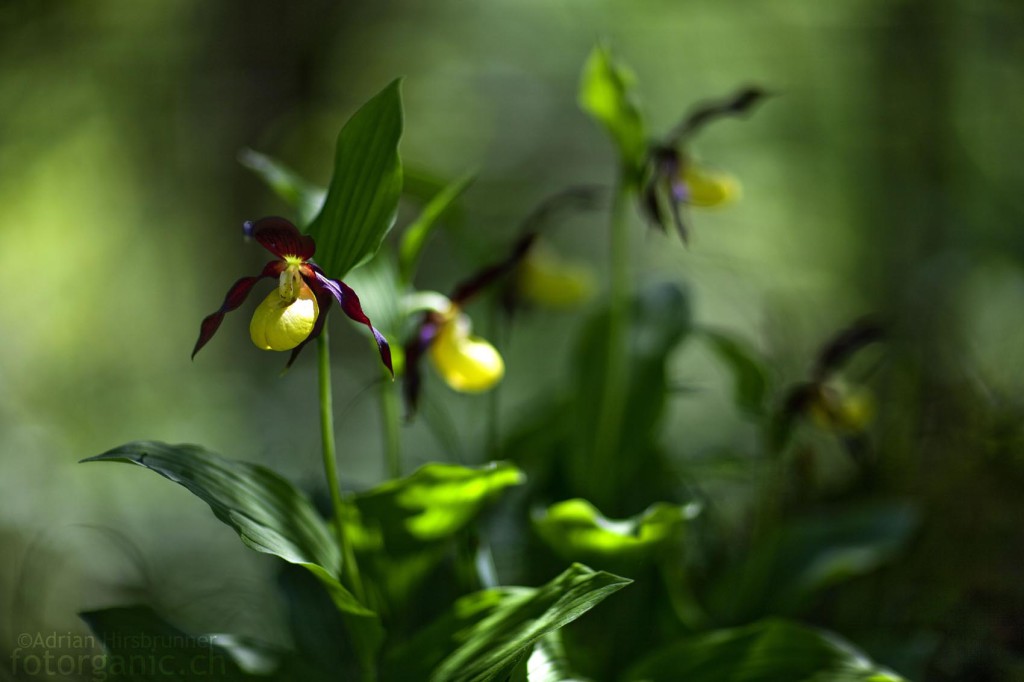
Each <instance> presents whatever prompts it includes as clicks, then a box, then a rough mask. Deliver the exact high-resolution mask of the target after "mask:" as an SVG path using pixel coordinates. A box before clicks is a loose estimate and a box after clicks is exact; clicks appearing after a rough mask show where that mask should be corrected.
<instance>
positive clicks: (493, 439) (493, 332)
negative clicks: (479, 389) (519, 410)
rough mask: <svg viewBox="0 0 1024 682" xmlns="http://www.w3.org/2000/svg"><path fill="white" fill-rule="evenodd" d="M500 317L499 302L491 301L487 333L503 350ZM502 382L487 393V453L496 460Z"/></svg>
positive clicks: (489, 457)
mask: <svg viewBox="0 0 1024 682" xmlns="http://www.w3.org/2000/svg"><path fill="white" fill-rule="evenodd" d="M500 317H501V313H500V311H499V310H498V304H497V303H496V302H494V301H492V302H491V306H490V309H489V312H488V316H487V334H488V338H490V339H491V340H492V341H493V343H494V345H495V348H498V349H499V352H500V351H501V341H502V340H501V339H500V338H499V336H500V332H501V329H500V326H501V325H500V324H499V322H500ZM500 391H501V384H500V383H499V384H498V385H497V386H495V387H494V388H492V389H491V392H490V393H488V394H487V455H488V459H491V460H495V459H497V458H498V448H499V438H500V434H499V431H498V413H499V409H500V405H499V404H498V396H499V395H500Z"/></svg>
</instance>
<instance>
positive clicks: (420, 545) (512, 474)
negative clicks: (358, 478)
mask: <svg viewBox="0 0 1024 682" xmlns="http://www.w3.org/2000/svg"><path fill="white" fill-rule="evenodd" d="M524 480H525V479H524V477H523V474H522V472H520V471H519V470H518V469H517V468H515V467H514V466H512V465H510V464H506V463H492V464H488V465H485V466H482V467H464V466H458V465H454V464H427V465H425V466H423V467H421V468H420V469H418V470H416V471H415V472H413V473H412V474H410V475H409V476H406V477H404V478H400V479H395V480H391V481H387V482H385V483H383V484H382V485H380V486H378V487H376V488H373V489H371V490H368V491H366V492H362V493H359V494H357V495H355V496H354V497H353V512H354V513H353V517H352V519H351V521H350V523H349V524H348V530H349V537H350V538H351V539H352V542H353V545H354V547H355V549H356V552H357V553H358V560H359V566H360V569H361V571H362V572H363V574H364V576H366V577H367V580H366V581H365V582H366V583H367V589H368V590H371V591H372V592H373V594H374V600H373V603H374V604H375V605H376V606H378V607H379V608H380V610H381V612H382V614H383V615H384V616H385V618H386V619H387V623H388V626H389V630H390V629H391V628H398V629H401V628H403V627H408V626H411V625H414V623H410V620H416V619H419V618H422V617H423V615H424V614H427V615H428V616H429V618H430V619H432V618H433V617H435V616H436V615H437V613H439V612H440V611H441V610H443V609H444V608H445V606H446V605H447V603H450V601H451V600H453V599H455V598H457V597H459V596H461V595H464V594H466V593H467V592H469V591H471V590H476V589H479V587H480V584H479V581H478V580H477V579H475V578H471V576H469V575H463V574H460V570H468V571H469V572H470V573H471V574H472V575H475V569H474V567H473V565H472V562H469V565H468V568H467V567H465V566H463V565H462V564H464V563H465V557H461V556H459V555H458V550H457V546H458V545H460V543H466V542H467V541H468V538H469V537H470V536H472V534H473V533H474V532H475V522H476V520H477V518H478V517H479V516H480V514H481V513H482V512H483V511H484V510H485V509H486V508H487V507H488V506H489V505H490V504H492V503H493V502H494V501H496V500H497V498H498V497H499V496H500V494H501V493H502V491H504V490H506V489H507V488H509V487H511V486H516V485H520V484H521V483H523V481H524ZM446 558H447V559H449V561H447V562H446V561H445V559H446ZM443 599H446V600H447V601H442V600H443Z"/></svg>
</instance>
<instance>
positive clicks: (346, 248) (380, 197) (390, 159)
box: [309, 80, 402, 279]
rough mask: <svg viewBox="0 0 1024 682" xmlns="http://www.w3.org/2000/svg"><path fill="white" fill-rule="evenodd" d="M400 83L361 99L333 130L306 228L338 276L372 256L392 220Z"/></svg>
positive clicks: (323, 262)
mask: <svg viewBox="0 0 1024 682" xmlns="http://www.w3.org/2000/svg"><path fill="white" fill-rule="evenodd" d="M400 83H401V80H395V81H392V82H391V84H390V85H388V86H387V87H386V88H384V89H383V90H382V91H381V92H380V93H379V94H378V95H376V96H375V97H374V98H373V99H371V100H370V101H369V102H367V103H366V104H364V105H363V107H362V108H361V109H360V110H359V111H357V112H356V113H355V115H354V116H352V118H351V119H349V121H348V123H346V124H345V127H344V128H342V130H341V133H340V134H339V135H338V144H337V148H336V152H335V159H334V173H333V175H332V176H331V184H330V186H329V187H328V188H327V199H326V200H325V201H324V206H323V209H321V211H320V214H319V215H317V217H316V219H315V220H314V221H313V224H312V225H310V228H309V233H310V234H311V235H312V236H313V238H314V239H316V244H317V252H316V260H317V262H318V263H319V264H320V267H322V268H323V269H324V271H325V272H327V274H328V275H329V276H330V277H335V278H339V279H340V278H343V277H344V276H345V275H347V274H348V272H349V270H351V269H352V268H354V267H356V266H358V265H361V264H363V263H365V262H366V261H368V260H369V259H370V258H371V257H373V254H375V253H377V249H379V248H380V245H381V242H382V241H383V240H384V237H385V236H386V235H387V233H388V231H389V230H390V229H391V226H392V225H394V222H395V215H396V213H397V211H398V199H399V196H400V195H401V193H402V162H401V159H399V156H398V141H399V139H400V138H401V136H402V97H401V94H400V92H399V85H400Z"/></svg>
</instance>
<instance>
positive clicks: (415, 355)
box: [402, 311, 440, 420]
mask: <svg viewBox="0 0 1024 682" xmlns="http://www.w3.org/2000/svg"><path fill="white" fill-rule="evenodd" d="M438 331H440V324H439V323H438V315H437V313H435V312H433V311H428V312H426V313H423V317H422V319H421V320H420V323H419V324H418V325H417V326H416V333H415V334H413V335H412V337H411V338H410V339H409V340H408V341H407V342H406V344H405V375H404V376H403V377H402V397H403V398H404V400H405V418H406V420H410V419H412V418H413V417H414V416H415V415H416V410H417V409H418V408H419V402H420V387H421V386H422V384H423V373H422V371H421V370H420V362H421V361H422V359H423V356H424V355H426V353H427V349H428V348H430V344H432V343H433V342H434V339H435V338H437V333H438Z"/></svg>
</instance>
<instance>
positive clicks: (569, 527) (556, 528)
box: [533, 499, 698, 560]
mask: <svg viewBox="0 0 1024 682" xmlns="http://www.w3.org/2000/svg"><path fill="white" fill-rule="evenodd" d="M697 511H698V508H697V507H695V506H678V505H672V504H666V503H658V504H654V505H651V506H650V507H648V508H647V510H646V511H644V512H643V513H642V514H638V515H637V516H634V517H632V518H629V519H623V520H612V519H608V518H606V517H604V516H602V515H601V513H600V512H599V511H598V510H597V509H596V508H595V507H594V505H592V504H590V503H589V502H587V501H586V500H582V499H572V500H566V501H564V502H559V503H558V504H555V505H552V506H551V507H548V509H546V510H545V511H544V512H542V513H540V514H537V515H536V516H535V517H534V520H533V524H534V528H535V529H536V530H537V534H538V535H540V537H541V539H543V540H544V541H545V542H546V543H547V544H548V546H549V547H551V549H553V550H554V551H555V553H557V554H558V555H559V556H561V557H563V558H565V559H568V560H574V559H578V560H588V559H593V558H595V557H596V558H601V559H605V560H607V559H618V560H637V559H644V558H649V557H651V556H653V555H655V554H656V553H657V551H658V550H659V549H661V548H662V547H664V546H665V545H666V544H667V543H670V542H673V541H678V540H679V539H680V537H681V534H682V532H683V528H684V527H685V525H686V521H687V520H688V519H690V518H692V517H693V515H694V514H696V513H697Z"/></svg>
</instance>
